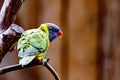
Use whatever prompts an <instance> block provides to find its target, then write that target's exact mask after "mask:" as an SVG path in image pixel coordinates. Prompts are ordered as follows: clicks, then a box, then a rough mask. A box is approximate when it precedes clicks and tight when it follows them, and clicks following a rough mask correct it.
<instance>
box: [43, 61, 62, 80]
mask: <svg viewBox="0 0 120 80" xmlns="http://www.w3.org/2000/svg"><path fill="white" fill-rule="evenodd" d="M44 66H45V67H46V68H47V69H48V70H49V71H50V72H51V73H52V75H53V76H54V78H55V80H60V77H59V76H58V74H57V72H56V71H55V70H54V69H53V67H52V66H51V65H50V64H49V63H44Z"/></svg>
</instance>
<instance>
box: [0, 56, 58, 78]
mask: <svg viewBox="0 0 120 80" xmlns="http://www.w3.org/2000/svg"><path fill="white" fill-rule="evenodd" d="M49 60H50V59H49V58H48V59H44V60H43V62H37V63H34V64H29V65H25V66H22V65H21V64H16V65H11V66H7V67H3V68H0V75H3V74H5V73H8V72H11V71H16V70H21V69H25V68H29V67H33V66H37V65H43V64H44V66H45V67H46V68H47V69H48V70H49V71H50V72H51V73H52V75H53V76H54V78H55V80H60V78H59V76H58V74H57V73H56V71H55V70H54V69H53V67H52V66H51V65H50V64H49V63H48V62H49Z"/></svg>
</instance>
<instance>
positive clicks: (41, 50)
mask: <svg viewBox="0 0 120 80" xmlns="http://www.w3.org/2000/svg"><path fill="white" fill-rule="evenodd" d="M48 44H49V38H48V36H47V35H46V34H45V33H44V32H42V31H39V30H38V29H32V30H28V31H26V32H24V33H23V34H22V36H21V38H20V39H19V41H18V47H17V48H18V56H19V57H20V62H19V63H20V64H22V65H27V64H29V63H30V62H31V61H32V60H33V59H34V58H35V57H36V56H37V55H39V54H43V55H44V56H45V52H46V50H47V48H48Z"/></svg>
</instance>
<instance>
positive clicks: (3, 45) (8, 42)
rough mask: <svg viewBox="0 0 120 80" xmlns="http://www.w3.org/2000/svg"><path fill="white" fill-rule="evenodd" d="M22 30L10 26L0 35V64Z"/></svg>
mask: <svg viewBox="0 0 120 80" xmlns="http://www.w3.org/2000/svg"><path fill="white" fill-rule="evenodd" d="M23 31H24V30H23V29H22V28H21V27H20V26H18V25H16V24H12V25H11V26H10V27H9V28H8V29H7V30H6V31H5V32H3V33H2V34H0V62H1V60H2V58H3V57H4V55H5V54H6V53H7V52H8V51H9V50H10V49H11V48H12V47H13V46H14V44H15V42H16V41H17V40H18V39H19V37H20V35H21V34H22V32H23Z"/></svg>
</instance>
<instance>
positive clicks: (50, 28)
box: [40, 23, 63, 42]
mask: <svg viewBox="0 0 120 80" xmlns="http://www.w3.org/2000/svg"><path fill="white" fill-rule="evenodd" d="M40 28H41V30H43V31H44V32H45V33H46V34H48V36H49V40H50V42H51V41H53V40H54V39H55V38H57V37H61V36H62V34H63V33H62V31H61V30H60V28H59V27H58V26H57V25H55V24H53V23H44V24H41V27H40Z"/></svg>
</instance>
